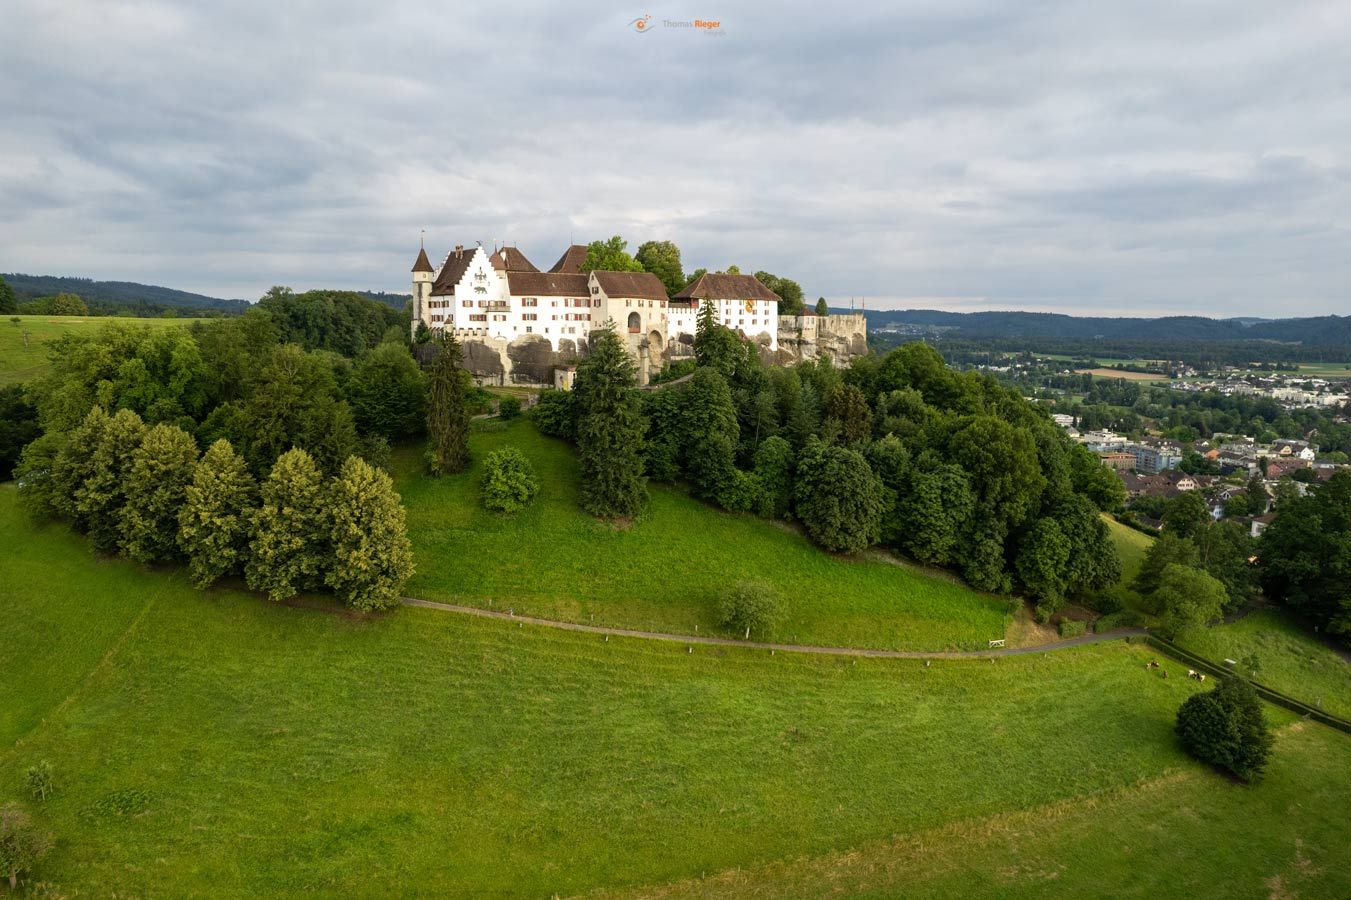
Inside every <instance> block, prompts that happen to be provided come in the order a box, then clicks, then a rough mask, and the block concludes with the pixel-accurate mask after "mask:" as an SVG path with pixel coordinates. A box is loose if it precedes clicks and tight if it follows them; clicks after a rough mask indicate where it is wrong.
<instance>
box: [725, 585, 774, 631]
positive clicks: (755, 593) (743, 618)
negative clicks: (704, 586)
mask: <svg viewBox="0 0 1351 900" xmlns="http://www.w3.org/2000/svg"><path fill="white" fill-rule="evenodd" d="M782 618H783V599H782V598H781V597H780V596H779V595H778V594H777V593H775V592H774V590H772V589H771V588H768V587H766V586H765V585H763V584H757V583H755V582H751V581H741V582H738V583H737V584H735V585H734V586H732V587H731V588H728V589H727V590H726V591H724V592H723V595H722V596H721V597H720V598H719V599H718V624H719V625H721V626H722V627H724V628H727V629H729V630H731V631H735V632H737V633H738V634H741V635H744V636H746V637H750V636H751V635H752V634H755V635H758V636H760V637H764V636H766V635H768V634H769V633H770V632H772V631H773V630H774V626H775V625H777V624H778V623H779V621H780V620H781V619H782Z"/></svg>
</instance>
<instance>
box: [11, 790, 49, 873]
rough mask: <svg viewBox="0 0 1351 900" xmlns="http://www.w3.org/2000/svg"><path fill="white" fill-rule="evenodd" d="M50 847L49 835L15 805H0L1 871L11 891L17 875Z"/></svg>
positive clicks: (45, 853) (37, 859)
mask: <svg viewBox="0 0 1351 900" xmlns="http://www.w3.org/2000/svg"><path fill="white" fill-rule="evenodd" d="M51 849H52V836H51V835H50V834H48V833H47V832H45V831H43V830H42V829H40V828H38V827H37V826H36V825H34V824H33V819H32V817H31V816H29V815H28V813H27V812H25V811H24V810H23V809H21V808H19V807H18V806H16V805H14V804H12V803H11V804H8V805H6V806H0V873H3V874H4V875H5V876H6V877H7V878H8V879H9V889H10V891H11V892H13V891H15V890H17V889H18V886H19V876H20V875H27V874H28V873H29V872H32V871H33V869H34V867H36V866H37V864H38V863H39V862H40V861H41V860H42V857H44V856H46V855H47V851H49V850H51Z"/></svg>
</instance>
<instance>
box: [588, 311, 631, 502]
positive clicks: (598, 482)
mask: <svg viewBox="0 0 1351 900" xmlns="http://www.w3.org/2000/svg"><path fill="white" fill-rule="evenodd" d="M575 391H576V403H577V410H578V417H577V453H578V456H579V457H580V459H581V468H582V508H583V509H585V510H586V511H587V512H589V513H591V514H592V515H593V516H600V517H602V518H619V517H630V516H635V515H637V514H638V512H639V511H640V510H641V509H642V508H643V504H644V503H645V502H647V484H646V480H645V479H644V478H643V465H644V463H643V420H642V416H641V414H640V413H639V406H638V392H637V378H636V374H635V369H634V364H633V360H632V358H630V356H629V354H628V352H627V351H626V350H625V349H624V345H623V344H622V343H620V340H619V336H618V335H616V334H615V331H614V323H613V322H607V323H606V324H605V326H603V327H602V328H600V329H598V330H596V331H593V332H592V333H591V353H590V354H589V355H588V356H587V357H586V358H585V359H583V360H582V362H581V364H580V365H578V367H577V385H576V388H575Z"/></svg>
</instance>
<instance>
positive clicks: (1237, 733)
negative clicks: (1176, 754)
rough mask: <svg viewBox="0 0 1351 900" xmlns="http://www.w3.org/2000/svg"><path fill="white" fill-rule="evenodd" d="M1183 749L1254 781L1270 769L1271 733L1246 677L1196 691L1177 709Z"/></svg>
mask: <svg viewBox="0 0 1351 900" xmlns="http://www.w3.org/2000/svg"><path fill="white" fill-rule="evenodd" d="M1177 734H1178V737H1179V738H1180V739H1181V741H1182V746H1183V749H1185V750H1186V751H1187V752H1188V753H1190V754H1191V755H1192V756H1194V757H1196V758H1197V759H1199V760H1201V761H1202V762H1207V763H1210V764H1211V765H1213V766H1217V767H1219V768H1221V769H1224V770H1226V771H1228V772H1231V773H1233V774H1234V775H1236V776H1238V777H1239V778H1241V779H1243V780H1244V781H1252V780H1253V779H1254V778H1256V777H1258V776H1259V775H1261V774H1262V770H1263V769H1264V768H1266V764H1267V757H1268V756H1270V755H1271V743H1272V739H1271V733H1270V732H1269V730H1268V728H1267V720H1266V717H1265V716H1263V715H1262V702H1261V701H1260V700H1258V699H1257V692H1256V691H1254V690H1253V687H1252V685H1251V684H1249V683H1248V682H1246V681H1244V680H1243V679H1242V678H1226V679H1224V680H1223V681H1221V682H1220V683H1219V685H1217V686H1216V687H1215V689H1214V690H1211V691H1207V692H1206V693H1204V694H1193V695H1192V696H1190V697H1188V698H1187V701H1186V702H1185V703H1183V704H1182V708H1181V709H1179V710H1178V711H1177Z"/></svg>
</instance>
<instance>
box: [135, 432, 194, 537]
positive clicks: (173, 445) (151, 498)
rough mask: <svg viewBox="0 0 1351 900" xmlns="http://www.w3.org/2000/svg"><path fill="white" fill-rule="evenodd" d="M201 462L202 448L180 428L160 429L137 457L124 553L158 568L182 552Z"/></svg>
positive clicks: (146, 439)
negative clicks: (188, 503) (185, 512)
mask: <svg viewBox="0 0 1351 900" xmlns="http://www.w3.org/2000/svg"><path fill="white" fill-rule="evenodd" d="M196 462H197V443H196V442H195V441H194V440H193V439H192V435H190V434H188V433H187V432H186V431H184V430H183V429H181V428H179V427H178V426H177V425H156V426H154V427H152V428H151V429H150V430H149V431H147V432H146V433H145V437H144V438H142V439H141V444H140V446H139V447H137V448H136V450H135V452H133V453H132V457H131V471H130V472H128V473H127V480H126V487H125V490H126V493H127V502H126V505H125V506H123V507H122V522H121V526H122V537H121V542H120V543H121V547H122V552H123V553H125V554H126V555H127V556H128V557H129V558H131V559H134V560H136V561H137V562H155V561H158V560H166V559H171V558H172V557H174V556H175V555H176V554H177V552H178V515H179V512H180V511H181V510H182V508H183V503H184V499H185V497H186V489H187V487H188V484H189V483H190V482H191V481H192V475H193V468H194V465H195V463H196Z"/></svg>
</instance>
